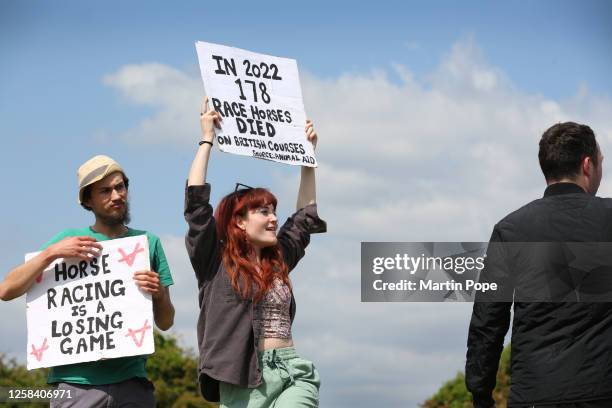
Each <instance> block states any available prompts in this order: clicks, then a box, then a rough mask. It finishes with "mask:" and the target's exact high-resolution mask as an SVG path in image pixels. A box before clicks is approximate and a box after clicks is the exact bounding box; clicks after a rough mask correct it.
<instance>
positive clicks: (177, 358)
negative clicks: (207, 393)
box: [0, 332, 218, 408]
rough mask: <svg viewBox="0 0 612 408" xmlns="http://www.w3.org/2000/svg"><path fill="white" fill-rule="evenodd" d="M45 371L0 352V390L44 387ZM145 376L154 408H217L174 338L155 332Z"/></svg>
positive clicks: (32, 407)
mask: <svg viewBox="0 0 612 408" xmlns="http://www.w3.org/2000/svg"><path fill="white" fill-rule="evenodd" d="M47 374H48V370H47V369H39V370H32V371H28V370H27V369H26V368H25V366H23V365H21V364H18V363H17V362H16V361H15V360H14V359H7V358H6V356H5V355H3V354H1V353H0V387H9V388H43V387H45V388H47V387H48V385H47ZM147 374H148V376H149V379H150V380H151V381H152V382H153V384H155V399H156V400H157V406H158V407H164V408H166V407H168V408H217V407H218V405H217V404H213V403H210V402H206V401H205V400H204V399H203V398H202V397H201V396H200V393H199V391H198V360H197V357H196V356H195V355H194V354H193V352H191V351H190V350H183V349H182V348H181V347H180V346H179V345H178V344H177V341H176V339H175V338H174V337H171V336H164V335H162V334H160V333H157V332H155V354H153V355H152V356H151V357H149V359H148V360H147ZM0 405H2V406H3V407H4V406H6V407H11V408H13V407H14V408H38V407H48V406H49V404H48V403H46V404H45V403H29V404H28V403H19V404H2V403H0Z"/></svg>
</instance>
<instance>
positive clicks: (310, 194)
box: [296, 120, 318, 210]
mask: <svg viewBox="0 0 612 408" xmlns="http://www.w3.org/2000/svg"><path fill="white" fill-rule="evenodd" d="M305 131H306V139H308V141H309V142H311V143H312V146H313V148H316V147H317V140H318V137H317V134H316V132H315V131H314V127H313V125H312V122H311V121H310V120H307V121H306V129H305ZM316 202H317V187H316V183H315V169H314V167H306V166H302V169H301V173H300V189H299V191H298V198H297V204H296V210H300V209H302V208H304V207H306V206H307V205H309V204H314V203H316Z"/></svg>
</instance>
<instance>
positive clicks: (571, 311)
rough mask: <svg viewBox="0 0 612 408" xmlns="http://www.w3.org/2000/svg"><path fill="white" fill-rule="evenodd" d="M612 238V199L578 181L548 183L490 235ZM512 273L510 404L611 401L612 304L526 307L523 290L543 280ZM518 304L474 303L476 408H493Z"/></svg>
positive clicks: (471, 358) (469, 379)
mask: <svg viewBox="0 0 612 408" xmlns="http://www.w3.org/2000/svg"><path fill="white" fill-rule="evenodd" d="M609 241H612V199H607V198H599V197H594V196H591V195H589V194H586V193H585V192H584V191H583V190H582V189H581V188H580V187H579V186H577V185H576V184H572V183H558V184H553V185H550V186H548V187H547V188H546V191H545V193H544V197H543V198H541V199H538V200H535V201H533V202H531V203H529V204H527V205H525V206H524V207H522V208H520V209H519V210H517V211H515V212H513V213H511V214H510V215H508V216H507V217H505V218H504V219H502V220H501V221H500V222H499V223H497V224H496V225H495V227H494V229H493V234H492V236H491V242H511V243H512V242H532V243H533V242H609ZM492 245H493V244H492ZM610 256H611V257H612V254H610ZM549 266H550V265H549ZM548 269H550V268H548ZM508 272H509V276H510V278H511V279H512V284H513V285H514V296H515V302H514V318H513V325H512V340H511V343H512V345H511V347H512V349H511V369H512V385H511V389H510V396H509V398H508V403H509V405H508V406H509V407H514V406H521V407H522V406H525V405H528V406H532V405H534V404H540V403H549V404H550V403H566V402H578V401H594V400H599V399H606V398H612V303H601V302H599V303H585V302H554V303H553V302H522V301H520V299H518V298H517V293H518V292H520V291H523V292H524V291H525V290H530V289H532V288H533V282H535V281H536V280H538V279H540V281H541V279H542V276H537V274H536V273H535V272H534V270H531V269H530V268H525V267H523V268H514V269H513V268H510V270H509V271H508ZM549 273H550V270H549ZM555 273H556V272H555ZM529 274H531V276H530V275H529ZM560 281H562V279H561V280H560ZM530 284H531V285H532V286H531V287H529V285H530ZM477 300H478V298H477ZM511 306H512V303H511V302H475V303H474V309H473V313H472V319H471V322H470V329H469V335H468V351H467V361H466V368H465V374H466V384H467V387H468V389H469V390H470V391H471V392H472V394H473V397H474V406H475V408H481V407H483V408H484V407H486V408H489V407H491V406H492V405H493V399H492V397H491V392H492V391H493V389H494V387H495V382H496V372H497V369H498V362H499V357H500V354H501V351H502V348H503V341H504V337H505V335H506V332H507V331H508V328H509V324H510V309H511Z"/></svg>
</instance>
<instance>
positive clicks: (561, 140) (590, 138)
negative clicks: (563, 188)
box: [538, 122, 598, 181]
mask: <svg viewBox="0 0 612 408" xmlns="http://www.w3.org/2000/svg"><path fill="white" fill-rule="evenodd" d="M597 153H598V148H597V142H596V141H595V133H593V130H592V129H591V128H590V127H588V126H587V125H581V124H579V123H574V122H564V123H557V124H556V125H553V126H551V127H550V128H549V129H548V130H547V131H546V132H544V134H543V135H542V138H541V139H540V151H539V153H538V158H539V160H540V167H541V168H542V172H543V173H544V177H546V180H547V181H549V180H560V179H563V178H574V177H576V176H578V174H579V173H580V163H582V160H583V159H584V158H585V157H590V158H591V161H592V162H593V164H594V165H595V166H597V163H598V157H597Z"/></svg>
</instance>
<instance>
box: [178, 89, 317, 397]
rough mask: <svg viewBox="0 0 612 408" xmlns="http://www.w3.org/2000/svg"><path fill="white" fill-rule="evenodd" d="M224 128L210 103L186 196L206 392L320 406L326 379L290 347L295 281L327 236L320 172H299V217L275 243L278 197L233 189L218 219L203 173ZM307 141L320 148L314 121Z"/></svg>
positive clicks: (202, 121)
mask: <svg viewBox="0 0 612 408" xmlns="http://www.w3.org/2000/svg"><path fill="white" fill-rule="evenodd" d="M220 121H221V116H220V115H219V113H218V112H215V111H214V110H210V109H209V108H208V98H206V99H205V100H204V103H203V105H202V113H201V115H200V124H201V127H202V140H201V141H200V147H199V148H198V151H197V153H196V156H195V158H194V160H193V163H192V165H191V170H190V171H189V178H188V181H187V189H186V193H185V219H186V220H187V223H188V224H189V231H188V232H187V235H186V238H185V243H186V246H187V252H188V253H189V258H190V260H191V264H192V266H193V268H194V271H195V274H196V277H197V280H198V287H199V305H200V316H199V318H198V346H199V352H200V353H199V354H200V364H199V382H200V390H201V392H202V395H203V396H204V398H206V399H207V400H208V401H215V402H216V401H220V402H221V407H229V408H233V407H245V408H246V407H248V408H255V407H270V406H274V407H277V408H283V407H291V408H296V407H298V408H299V407H304V408H306V407H317V406H318V401H319V384H320V383H319V374H318V372H317V370H316V369H315V368H314V366H313V364H312V363H311V362H310V361H308V360H305V359H302V358H300V357H299V356H298V355H297V353H296V351H295V349H294V347H293V340H292V338H291V323H292V322H293V317H294V315H295V300H294V297H293V292H292V290H291V281H290V279H289V272H290V271H291V270H292V269H293V268H294V267H295V266H296V265H297V263H298V261H299V260H300V259H301V258H302V256H303V255H304V249H305V248H306V246H307V245H308V243H309V241H310V234H313V233H318V232H325V230H326V224H325V221H323V220H321V219H320V218H319V217H318V215H317V206H316V202H315V201H316V193H315V191H316V189H315V173H314V168H312V167H302V168H301V180H300V188H299V193H298V200H297V211H296V212H295V213H294V214H293V215H292V216H291V217H290V218H289V219H288V220H287V221H286V222H285V223H284V224H283V226H282V227H281V228H280V230H279V231H278V234H277V233H276V229H277V225H278V224H277V219H276V204H277V203H276V198H275V197H274V195H273V194H272V193H270V192H269V191H268V190H266V189H263V188H250V187H247V186H243V185H240V184H238V185H236V190H235V191H234V192H233V193H231V194H229V195H227V196H225V197H224V198H223V199H222V200H221V202H220V203H219V205H218V207H217V209H216V211H215V212H214V215H213V209H212V207H211V205H210V203H209V199H210V189H211V187H210V184H209V183H206V171H207V167H208V159H209V157H210V152H211V149H212V146H213V142H214V136H215V131H214V128H215V127H217V128H219V127H220ZM305 132H306V138H307V140H308V141H309V142H311V143H312V144H313V146H316V143H317V134H316V133H315V132H314V130H313V126H312V122H310V121H307V123H306V128H305ZM241 186H242V187H243V188H240V187H241Z"/></svg>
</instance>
